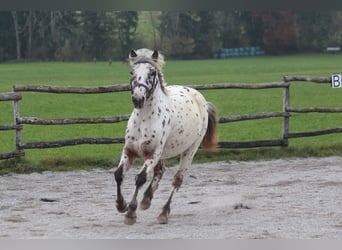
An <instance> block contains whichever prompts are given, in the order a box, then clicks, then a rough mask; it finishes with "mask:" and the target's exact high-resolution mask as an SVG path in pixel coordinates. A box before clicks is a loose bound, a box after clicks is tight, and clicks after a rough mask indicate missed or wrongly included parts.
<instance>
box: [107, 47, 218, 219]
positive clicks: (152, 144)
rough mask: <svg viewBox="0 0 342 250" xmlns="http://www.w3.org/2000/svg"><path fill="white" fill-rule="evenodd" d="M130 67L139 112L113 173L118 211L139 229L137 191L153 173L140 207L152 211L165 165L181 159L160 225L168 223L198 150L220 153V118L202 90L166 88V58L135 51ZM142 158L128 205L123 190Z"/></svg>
mask: <svg viewBox="0 0 342 250" xmlns="http://www.w3.org/2000/svg"><path fill="white" fill-rule="evenodd" d="M129 62H130V64H131V68H132V71H131V81H130V86H131V90H132V102H133V105H134V110H133V112H132V114H131V116H130V118H129V121H128V125H127V129H126V136H125V146H124V148H123V151H122V155H121V159H120V163H119V165H118V167H117V169H116V170H115V173H114V176H115V180H116V183H117V200H116V207H117V209H118V211H119V212H126V211H127V213H126V215H125V220H124V222H125V224H128V225H131V224H134V223H135V222H136V217H137V216H136V209H137V206H138V204H137V195H138V191H139V189H140V188H141V187H142V186H143V184H144V183H145V182H146V181H147V176H148V174H149V173H152V172H153V178H152V180H151V183H150V185H149V186H148V188H147V189H146V191H145V193H144V197H143V199H142V201H141V203H140V208H141V209H147V208H149V207H150V204H151V200H152V198H153V194H154V192H155V191H156V189H157V187H158V183H159V181H160V179H161V178H162V175H163V173H164V171H165V168H164V164H163V160H164V159H168V158H171V157H174V156H177V155H180V163H179V169H178V171H177V173H176V175H175V176H174V181H173V183H172V185H173V187H172V190H171V194H170V196H169V198H168V200H167V202H166V204H165V205H164V207H163V210H162V212H161V214H160V215H159V217H158V221H159V222H160V223H167V222H168V216H169V214H170V203H171V199H172V196H173V194H174V191H175V190H178V189H179V188H180V186H181V184H182V181H183V174H184V171H185V170H186V169H187V168H188V167H189V166H190V165H191V162H192V159H193V157H194V155H195V153H196V151H197V149H198V147H199V146H200V145H202V147H203V148H204V149H206V150H209V151H210V150H213V149H215V148H216V145H217V137H216V125H217V121H218V118H217V112H216V109H215V107H214V105H212V104H211V103H209V102H207V101H206V100H205V99H204V97H203V96H202V95H201V94H200V93H199V92H198V91H197V90H195V89H192V88H188V87H184V86H166V84H165V82H164V77H163V73H162V67H163V64H164V57H163V55H161V54H160V53H158V51H152V50H149V49H139V50H136V51H135V50H132V51H131V53H130V55H129ZM137 158H141V159H143V160H144V164H143V166H142V168H141V170H140V172H139V174H138V175H137V176H136V182H135V185H136V187H135V191H134V194H133V198H132V200H131V202H130V203H129V204H128V205H127V203H126V202H125V200H124V198H123V195H122V192H121V184H122V181H123V178H124V174H125V172H126V171H127V170H128V169H129V168H130V167H131V166H132V164H133V162H134V160H135V159H137Z"/></svg>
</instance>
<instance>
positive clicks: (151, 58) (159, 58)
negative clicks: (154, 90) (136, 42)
mask: <svg viewBox="0 0 342 250" xmlns="http://www.w3.org/2000/svg"><path fill="white" fill-rule="evenodd" d="M128 60H129V64H130V65H131V67H133V66H134V65H135V64H137V63H149V64H151V65H152V66H153V67H155V68H156V69H157V74H158V78H159V80H160V86H161V88H162V91H163V92H164V93H165V87H166V83H165V80H164V74H163V71H162V70H163V66H164V65H165V60H164V55H163V54H161V53H160V52H158V51H153V50H150V49H146V48H142V49H137V50H132V51H131V52H130V53H129V56H128Z"/></svg>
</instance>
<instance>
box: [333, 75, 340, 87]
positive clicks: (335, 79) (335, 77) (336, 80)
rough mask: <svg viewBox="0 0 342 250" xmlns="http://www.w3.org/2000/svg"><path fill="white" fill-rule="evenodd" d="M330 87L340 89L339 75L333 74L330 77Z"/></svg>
mask: <svg viewBox="0 0 342 250" xmlns="http://www.w3.org/2000/svg"><path fill="white" fill-rule="evenodd" d="M331 87H332V88H341V87H342V77H341V74H333V75H332V76H331Z"/></svg>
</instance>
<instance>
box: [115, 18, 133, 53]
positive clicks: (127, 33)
mask: <svg viewBox="0 0 342 250" xmlns="http://www.w3.org/2000/svg"><path fill="white" fill-rule="evenodd" d="M137 25H138V12H137V11H120V12H117V13H116V26H117V30H118V40H119V43H120V47H121V56H120V57H121V59H125V58H126V57H127V54H128V52H129V51H130V50H131V49H132V44H133V40H134V36H135V32H136V30H137Z"/></svg>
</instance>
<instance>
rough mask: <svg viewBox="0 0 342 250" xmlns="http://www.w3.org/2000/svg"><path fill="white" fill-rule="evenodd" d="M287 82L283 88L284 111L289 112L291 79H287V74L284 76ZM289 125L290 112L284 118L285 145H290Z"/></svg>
mask: <svg viewBox="0 0 342 250" xmlns="http://www.w3.org/2000/svg"><path fill="white" fill-rule="evenodd" d="M283 80H284V82H285V83H288V85H287V86H286V87H284V88H283V112H288V108H289V107H290V81H287V79H286V76H285V75H284V76H283ZM289 127H290V114H289V115H285V116H284V120H283V141H284V145H283V146H284V147H288V146H289Z"/></svg>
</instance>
